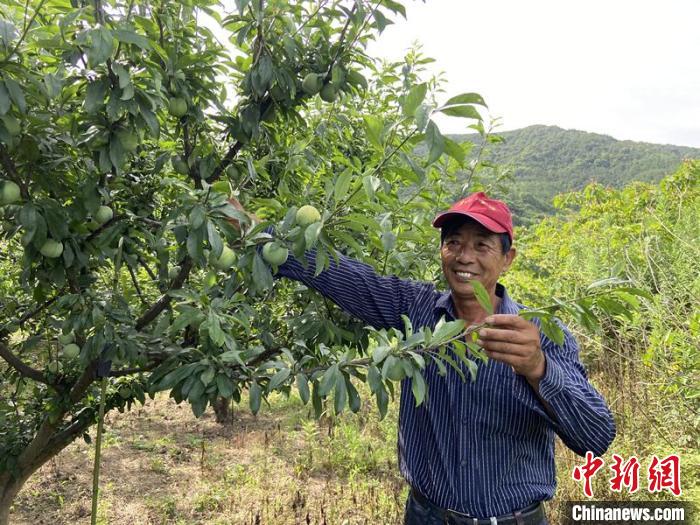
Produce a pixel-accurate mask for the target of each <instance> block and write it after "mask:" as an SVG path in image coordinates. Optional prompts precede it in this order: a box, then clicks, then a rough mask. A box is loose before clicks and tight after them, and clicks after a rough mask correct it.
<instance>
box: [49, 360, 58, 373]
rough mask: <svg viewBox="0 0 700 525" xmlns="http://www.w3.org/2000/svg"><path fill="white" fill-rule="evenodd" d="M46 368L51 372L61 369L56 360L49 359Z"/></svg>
mask: <svg viewBox="0 0 700 525" xmlns="http://www.w3.org/2000/svg"><path fill="white" fill-rule="evenodd" d="M46 369H47V370H48V371H49V372H51V373H52V374H58V371H59V370H61V365H60V364H59V363H58V362H57V361H51V362H50V363H49V364H48V366H47V367H46Z"/></svg>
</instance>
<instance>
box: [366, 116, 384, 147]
mask: <svg viewBox="0 0 700 525" xmlns="http://www.w3.org/2000/svg"><path fill="white" fill-rule="evenodd" d="M362 118H363V119H364V121H365V132H366V133H367V138H368V139H369V141H370V142H371V143H372V144H374V145H375V146H377V147H378V148H383V147H384V145H383V143H382V134H383V130H384V124H383V123H382V121H381V120H379V117H375V116H374V115H365V116H363V117H362Z"/></svg>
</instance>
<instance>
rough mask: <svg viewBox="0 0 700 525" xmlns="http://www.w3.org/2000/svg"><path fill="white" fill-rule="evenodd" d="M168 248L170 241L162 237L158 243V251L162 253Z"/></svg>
mask: <svg viewBox="0 0 700 525" xmlns="http://www.w3.org/2000/svg"><path fill="white" fill-rule="evenodd" d="M167 247H168V241H167V240H166V239H165V237H161V238H160V239H158V240H157V241H156V250H157V251H159V252H162V251H163V250H165V249H167Z"/></svg>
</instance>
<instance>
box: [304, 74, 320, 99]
mask: <svg viewBox="0 0 700 525" xmlns="http://www.w3.org/2000/svg"><path fill="white" fill-rule="evenodd" d="M322 87H323V82H322V81H321V77H319V76H318V75H317V74H316V73H309V74H308V75H306V76H305V77H304V80H303V81H302V82H301V89H303V90H304V92H305V93H306V94H307V95H315V94H316V93H318V92H319V91H321V88H322Z"/></svg>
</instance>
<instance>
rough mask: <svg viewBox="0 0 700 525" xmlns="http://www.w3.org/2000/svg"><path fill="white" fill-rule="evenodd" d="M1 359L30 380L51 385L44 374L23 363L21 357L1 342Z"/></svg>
mask: <svg viewBox="0 0 700 525" xmlns="http://www.w3.org/2000/svg"><path fill="white" fill-rule="evenodd" d="M0 357H2V358H3V359H4V360H5V361H7V363H8V364H9V365H10V366H11V367H12V368H14V369H15V370H17V371H18V372H19V373H20V374H22V375H23V376H24V377H28V378H29V379H33V380H34V381H38V382H39V383H44V384H45V385H50V384H51V383H49V380H48V379H47V378H46V376H45V375H44V374H43V373H41V372H40V371H39V370H37V369H36V368H32V367H31V366H29V365H28V364H27V363H25V362H24V361H22V360H21V359H20V358H19V357H17V356H16V355H15V354H14V353H12V350H10V348H9V347H8V346H7V345H5V343H3V342H2V341H0Z"/></svg>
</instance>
